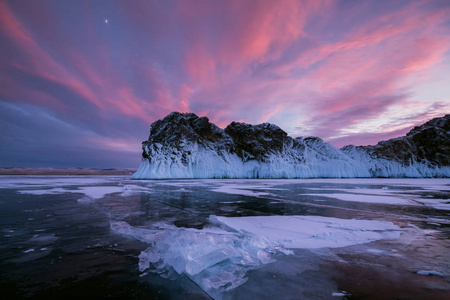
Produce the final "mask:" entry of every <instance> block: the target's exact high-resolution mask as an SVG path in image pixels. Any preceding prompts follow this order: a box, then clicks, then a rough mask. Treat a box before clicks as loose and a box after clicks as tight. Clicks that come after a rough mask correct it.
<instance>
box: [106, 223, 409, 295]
mask: <svg viewBox="0 0 450 300" xmlns="http://www.w3.org/2000/svg"><path fill="white" fill-rule="evenodd" d="M210 222H211V227H207V228H204V229H201V230H199V229H192V228H178V227H175V226H173V225H166V224H154V225H153V227H151V228H138V227H133V226H131V225H129V224H128V223H126V222H123V221H118V222H112V223H111V229H112V230H113V231H115V232H117V233H120V234H123V235H129V236H133V237H135V238H136V239H138V240H140V241H143V242H146V243H148V244H149V247H148V248H147V249H146V250H145V251H143V252H142V253H141V254H140V255H139V269H140V270H141V271H142V272H148V271H152V272H156V273H158V274H161V276H164V277H172V276H173V275H174V274H185V275H187V276H188V277H189V278H191V279H192V280H193V281H194V282H196V283H197V284H198V285H199V286H200V287H201V288H202V289H203V290H205V291H206V292H207V293H208V294H210V295H211V296H213V297H214V298H220V293H221V292H224V291H227V290H230V289H233V288H235V287H237V286H239V285H241V284H243V283H244V282H246V280H247V278H246V273H247V272H248V271H250V270H254V269H257V268H260V267H262V266H263V265H265V264H268V263H272V262H275V261H276V257H277V255H289V254H292V253H293V252H292V249H318V248H324V247H325V248H328V247H333V248H335V247H345V246H351V245H356V244H362V243H368V242H372V241H376V240H380V239H396V238H398V237H399V236H400V233H401V232H402V230H403V229H401V228H400V227H398V226H396V225H394V224H393V223H391V222H386V221H371V220H346V219H338V218H331V217H321V216H257V217H220V216H210Z"/></svg>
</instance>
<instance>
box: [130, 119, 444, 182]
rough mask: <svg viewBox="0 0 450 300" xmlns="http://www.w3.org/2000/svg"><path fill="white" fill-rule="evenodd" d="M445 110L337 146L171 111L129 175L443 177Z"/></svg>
mask: <svg viewBox="0 0 450 300" xmlns="http://www.w3.org/2000/svg"><path fill="white" fill-rule="evenodd" d="M449 133H450V115H446V116H444V117H442V118H436V119H433V120H431V121H429V122H427V123H425V124H423V125H422V126H418V127H415V128H414V129H412V130H411V131H410V132H409V133H408V134H407V135H406V136H405V137H400V138H396V139H391V140H388V141H383V142H380V143H378V144H377V145H375V146H352V145H350V146H346V147H344V148H341V149H337V148H335V147H334V146H332V145H330V144H328V143H325V142H324V141H323V140H321V139H320V138H317V137H306V138H302V137H298V138H295V139H294V138H291V137H289V136H288V135H287V133H286V132H284V131H283V130H282V129H281V128H279V127H278V126H276V125H273V124H269V123H263V124H259V125H250V124H245V123H238V122H232V123H231V124H230V125H228V126H227V127H226V128H225V129H221V128H219V127H217V126H216V125H214V124H213V123H211V122H209V120H208V118H207V117H198V116H197V115H195V114H193V113H184V114H183V113H178V112H173V113H171V114H169V115H168V116H166V117H165V118H164V119H162V120H158V121H156V122H154V123H153V124H152V125H151V129H150V136H149V138H148V140H147V141H144V142H143V143H142V149H143V153H142V164H141V166H140V167H139V169H138V170H137V172H136V173H134V174H133V176H132V178H135V179H165V178H319V177H333V178H345V177H450V138H449Z"/></svg>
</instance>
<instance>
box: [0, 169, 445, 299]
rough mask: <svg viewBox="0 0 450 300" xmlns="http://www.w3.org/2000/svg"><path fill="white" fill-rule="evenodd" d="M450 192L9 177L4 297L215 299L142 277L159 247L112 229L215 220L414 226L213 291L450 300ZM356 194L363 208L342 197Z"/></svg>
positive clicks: (184, 282) (288, 261)
mask: <svg viewBox="0 0 450 300" xmlns="http://www.w3.org/2000/svg"><path fill="white" fill-rule="evenodd" d="M84 188H88V189H84ZM449 189H450V182H449V180H441V179H435V180H415V179H403V180H388V179H379V180H376V179H370V180H364V179H360V180H332V179H330V180H279V181H277V180H241V181H239V180H189V181H188V180H186V181H131V180H127V179H121V178H114V177H44V176H35V177H27V176H23V177H21V176H15V177H10V176H3V177H0V207H1V210H0V216H1V217H0V234H1V235H0V241H1V242H0V291H1V292H2V296H1V297H2V299H22V298H31V299H80V298H85V299H210V295H209V294H208V293H206V292H205V291H203V290H202V289H201V288H200V287H199V286H198V285H197V284H196V283H194V282H193V281H192V280H191V279H190V278H189V277H188V276H186V275H185V274H181V275H179V274H172V275H171V276H169V278H164V277H162V276H160V275H158V273H154V272H145V273H143V272H141V271H139V267H138V263H139V258H138V256H139V254H140V253H141V251H144V250H145V249H147V248H148V247H149V243H146V242H142V241H138V240H136V239H135V238H133V237H131V236H127V235H122V234H118V233H116V232H114V231H112V230H111V222H116V221H121V222H126V223H128V224H129V225H131V226H133V227H136V228H149V227H151V226H153V225H154V224H155V223H157V222H163V223H165V224H172V225H175V226H176V227H179V228H195V229H199V230H201V229H203V228H205V227H208V226H210V225H211V224H210V219H209V217H210V215H216V216H226V217H240V216H272V215H283V216H289V215H292V216H294V215H295V216H324V217H333V218H340V219H360V220H382V221H388V222H392V223H394V224H395V225H397V226H399V227H400V228H402V229H404V231H402V235H401V237H400V238H398V239H391V240H378V241H374V242H370V243H366V244H360V245H353V246H347V247H340V248H319V249H294V250H293V254H292V255H282V254H274V255H273V258H274V259H275V260H276V261H275V262H273V263H269V264H266V265H262V266H260V267H259V268H255V269H252V270H250V271H249V272H248V273H247V274H246V277H247V278H248V281H247V282H245V283H244V284H242V285H240V286H238V287H237V288H235V289H231V290H229V291H226V292H223V293H220V294H212V295H213V296H214V297H217V298H224V299H249V298H254V299H273V298H276V299H450V276H449V275H450V250H449V249H450V210H449V207H450V204H449V203H450V200H449V194H450V193H449ZM99 191H100V193H99ZM102 191H107V192H108V193H103V195H102ZM349 195H350V196H349ZM355 195H357V198H351V197H353V196H355ZM334 196H336V197H334ZM346 197H350V200H352V201H350V200H349V199H347V200H342V199H346ZM367 199H369V200H367ZM378 199H381V200H380V201H378ZM385 200H387V201H392V202H393V203H396V201H397V202H399V203H400V204H386V203H385ZM370 201H372V202H377V203H368V202H370ZM425 271H426V272H428V273H426V272H425ZM418 272H419V273H424V272H425V275H424V274H419V273H418ZM427 274H428V275H427ZM333 293H335V294H334V296H333ZM337 293H340V294H337ZM210 294H211V293H210Z"/></svg>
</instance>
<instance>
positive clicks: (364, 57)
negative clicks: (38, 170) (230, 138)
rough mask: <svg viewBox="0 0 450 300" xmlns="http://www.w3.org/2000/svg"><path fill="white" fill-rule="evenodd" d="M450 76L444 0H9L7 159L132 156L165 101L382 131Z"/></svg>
mask: <svg viewBox="0 0 450 300" xmlns="http://www.w3.org/2000/svg"><path fill="white" fill-rule="evenodd" d="M449 78H450V1H448V0H442V1H439V0H435V1H432V0H429V1H409V0H408V1H404V0H402V1H396V0H386V1H383V0H372V1H370V0H367V1H356V0H351V1H350V0H348V1H347V0H346V1H344V0H305V1H296V0H277V1H272V0H268V1H264V0H245V1H241V0H222V1H221V0H217V1H210V0H204V1H200V0H181V1H171V0H164V1H150V0H146V1H139V0H133V1H113V0H108V1H60V0H55V1H47V0H36V1H13V0H11V1H8V0H0V131H1V135H0V167H13V166H15V167H56V168H64V167H92V168H137V167H138V166H139V164H140V160H141V152H142V151H141V142H142V141H144V140H146V139H147V138H148V135H149V129H150V124H151V123H152V122H154V121H156V120H158V119H161V118H163V117H164V116H166V115H167V114H169V113H170V112H172V111H180V112H193V113H196V114H197V115H199V116H207V117H208V118H209V119H210V121H211V122H213V123H215V124H217V125H218V126H219V127H221V128H224V127H226V126H227V125H228V124H229V123H230V122H231V121H239V122H246V123H250V124H258V123H263V122H270V123H274V124H276V125H278V126H279V127H280V128H282V129H283V130H285V131H286V132H287V133H288V134H289V135H291V136H292V137H297V136H319V137H321V138H322V139H324V140H325V141H326V142H329V143H331V144H333V145H335V146H336V147H342V146H344V145H348V144H354V145H368V144H376V143H377V142H378V141H380V140H387V139H390V138H394V137H398V136H401V135H404V134H405V133H407V132H408V131H409V130H410V129H411V128H412V127H413V126H415V125H420V124H422V123H424V122H426V121H428V120H430V119H432V118H434V117H441V116H443V115H445V114H446V113H450V84H449V82H450V81H449Z"/></svg>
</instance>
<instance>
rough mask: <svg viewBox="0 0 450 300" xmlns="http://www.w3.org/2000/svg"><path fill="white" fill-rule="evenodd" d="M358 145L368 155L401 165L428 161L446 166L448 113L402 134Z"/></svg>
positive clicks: (449, 156)
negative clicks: (371, 144)
mask: <svg viewBox="0 0 450 300" xmlns="http://www.w3.org/2000/svg"><path fill="white" fill-rule="evenodd" d="M361 148H362V149H365V150H366V151H367V152H368V153H369V154H370V155H371V156H376V157H377V158H385V159H388V160H395V161H398V162H401V163H402V164H404V165H410V164H411V163H412V162H428V163H429V164H431V165H435V166H449V165H450V115H445V116H444V117H441V118H435V119H432V120H430V121H428V122H426V123H425V124H423V125H420V126H416V127H414V128H413V129H412V130H411V131H410V132H408V133H407V134H406V136H403V137H399V138H395V139H391V140H388V141H381V142H379V143H378V144H377V145H374V146H365V147H361Z"/></svg>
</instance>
